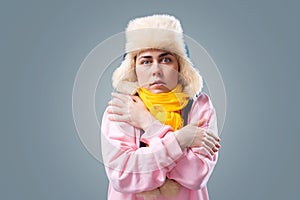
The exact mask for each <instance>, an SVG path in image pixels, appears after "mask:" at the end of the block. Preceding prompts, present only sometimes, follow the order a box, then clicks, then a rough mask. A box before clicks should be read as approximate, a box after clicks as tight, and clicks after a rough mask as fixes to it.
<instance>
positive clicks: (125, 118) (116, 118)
mask: <svg viewBox="0 0 300 200" xmlns="http://www.w3.org/2000/svg"><path fill="white" fill-rule="evenodd" d="M108 119H109V120H111V121H114V122H129V121H130V118H129V117H128V116H125V115H115V114H111V115H109V116H108Z"/></svg>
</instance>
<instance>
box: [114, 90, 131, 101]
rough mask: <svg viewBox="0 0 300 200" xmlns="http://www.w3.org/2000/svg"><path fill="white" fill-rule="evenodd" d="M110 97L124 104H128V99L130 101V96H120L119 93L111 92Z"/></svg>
mask: <svg viewBox="0 0 300 200" xmlns="http://www.w3.org/2000/svg"><path fill="white" fill-rule="evenodd" d="M111 95H112V96H113V97H115V98H117V99H120V100H121V101H122V102H124V103H126V102H128V100H129V99H130V100H131V98H130V96H129V95H127V94H120V93H115V92H112V93H111Z"/></svg>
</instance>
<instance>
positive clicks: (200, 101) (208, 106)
mask: <svg viewBox="0 0 300 200" xmlns="http://www.w3.org/2000/svg"><path fill="white" fill-rule="evenodd" d="M203 117H205V118H206V123H205V124H204V125H203V126H202V128H204V129H207V130H208V131H210V132H212V133H214V134H215V135H217V131H218V129H217V120H216V113H215V109H214V108H213V105H212V103H211V101H210V99H209V97H208V96H207V95H206V94H204V93H202V94H201V95H200V96H199V97H198V98H197V100H196V101H195V102H194V104H193V106H192V108H191V111H190V113H189V119H188V122H189V123H191V122H194V121H197V120H200V119H202V118H203ZM217 158H218V153H216V154H215V155H214V156H211V155H210V153H209V152H208V151H206V150H205V149H204V148H203V147H200V148H188V149H187V150H186V151H185V152H184V156H182V157H181V158H180V159H179V160H177V161H176V166H175V167H174V168H173V169H172V170H171V171H170V172H169V173H167V177H168V178H170V179H173V180H175V181H177V182H178V183H179V184H181V185H182V186H184V187H186V188H188V189H191V190H199V189H201V188H203V187H205V186H206V184H207V181H208V180H209V177H210V175H211V173H212V171H213V169H214V166H215V164H216V163H217Z"/></svg>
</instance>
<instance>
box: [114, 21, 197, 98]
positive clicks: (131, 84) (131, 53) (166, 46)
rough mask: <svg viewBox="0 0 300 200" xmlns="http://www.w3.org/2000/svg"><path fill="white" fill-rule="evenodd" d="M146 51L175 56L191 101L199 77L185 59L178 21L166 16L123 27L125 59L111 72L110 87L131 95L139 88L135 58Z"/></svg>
mask: <svg viewBox="0 0 300 200" xmlns="http://www.w3.org/2000/svg"><path fill="white" fill-rule="evenodd" d="M145 49H161V50H165V51H169V52H172V53H175V54H176V55H177V59H178V63H179V67H180V77H179V82H180V83H181V84H182V85H183V92H185V93H186V94H188V95H189V97H190V98H193V97H195V95H196V94H198V93H199V92H200V91H201V89H202V85H203V81H202V77H201V76H200V74H199V73H198V71H197V70H196V69H195V68H194V67H193V65H192V63H191V61H190V59H189V58H188V56H187V53H186V49H185V43H184V40H183V33H182V28H181V25H180V22H179V21H178V20H177V19H176V18H175V17H173V16H169V15H152V16H147V17H141V18H136V19H133V20H131V21H130V22H129V23H128V26H127V28H126V47H125V50H126V53H127V54H126V57H125V59H124V60H123V62H122V63H121V66H120V67H118V68H117V69H116V70H115V72H114V73H113V78H112V81H113V87H114V88H115V89H116V90H117V91H119V92H122V93H127V94H134V93H135V92H136V91H137V89H138V83H137V77H136V74H135V70H134V67H135V60H134V57H135V56H136V55H137V53H138V52H140V51H142V50H145Z"/></svg>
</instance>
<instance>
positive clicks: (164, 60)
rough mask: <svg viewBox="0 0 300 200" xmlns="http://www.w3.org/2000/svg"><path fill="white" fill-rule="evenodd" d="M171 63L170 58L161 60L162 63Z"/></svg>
mask: <svg viewBox="0 0 300 200" xmlns="http://www.w3.org/2000/svg"><path fill="white" fill-rule="evenodd" d="M171 61H172V60H171V58H168V57H164V58H162V59H161V62H162V63H169V62H171Z"/></svg>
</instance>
